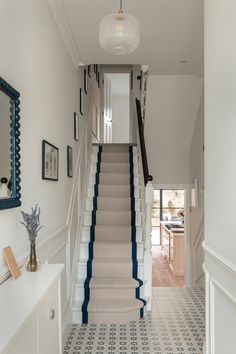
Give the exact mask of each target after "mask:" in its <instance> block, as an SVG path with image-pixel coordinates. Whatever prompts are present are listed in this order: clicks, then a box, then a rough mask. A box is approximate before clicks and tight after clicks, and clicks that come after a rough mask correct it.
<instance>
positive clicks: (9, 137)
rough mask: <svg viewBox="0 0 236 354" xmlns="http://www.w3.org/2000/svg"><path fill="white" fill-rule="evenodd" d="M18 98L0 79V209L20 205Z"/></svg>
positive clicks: (14, 91) (9, 86)
mask: <svg viewBox="0 0 236 354" xmlns="http://www.w3.org/2000/svg"><path fill="white" fill-rule="evenodd" d="M19 97H20V94H19V92H17V91H16V90H15V89H14V88H13V87H12V86H11V85H9V84H8V83H7V82H6V81H5V80H3V79H2V78H1V77H0V209H7V208H14V207H17V206H20V205H21V202H20V196H21V195H20V138H19V136H20V130H19V128H20V123H19V121H20V116H19V112H20V107H19V105H20V100H19Z"/></svg>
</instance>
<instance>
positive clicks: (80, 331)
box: [63, 287, 205, 354]
mask: <svg viewBox="0 0 236 354" xmlns="http://www.w3.org/2000/svg"><path fill="white" fill-rule="evenodd" d="M152 305H153V306H152V312H150V313H148V314H147V316H146V317H145V319H144V320H140V321H135V322H130V323H127V324H109V325H106V324H100V325H94V324H91V325H75V324H74V325H72V327H71V330H70V332H69V335H68V337H67V342H66V345H65V348H64V352H63V354H201V353H202V346H203V341H204V333H205V326H204V313H205V308H204V291H203V289H190V288H160V287H159V288H153V299H152Z"/></svg>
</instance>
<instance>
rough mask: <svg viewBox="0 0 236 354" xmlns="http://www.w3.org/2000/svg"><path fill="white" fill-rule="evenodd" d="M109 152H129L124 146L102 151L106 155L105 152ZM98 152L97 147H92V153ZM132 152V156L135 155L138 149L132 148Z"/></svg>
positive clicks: (127, 147)
mask: <svg viewBox="0 0 236 354" xmlns="http://www.w3.org/2000/svg"><path fill="white" fill-rule="evenodd" d="M108 150H109V151H110V152H117V151H120V152H129V146H126V147H119V146H118V147H112V148H107V147H105V148H103V151H104V152H105V153H106V152H107V151H108ZM98 151H99V147H98V146H93V149H92V152H94V153H98ZM132 151H133V154H137V151H138V148H137V146H132Z"/></svg>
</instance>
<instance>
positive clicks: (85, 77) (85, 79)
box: [84, 69, 88, 95]
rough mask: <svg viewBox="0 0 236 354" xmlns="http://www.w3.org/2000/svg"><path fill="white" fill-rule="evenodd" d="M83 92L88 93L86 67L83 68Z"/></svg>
mask: <svg viewBox="0 0 236 354" xmlns="http://www.w3.org/2000/svg"><path fill="white" fill-rule="evenodd" d="M84 92H85V93H86V95H87V94H88V75H87V69H84Z"/></svg>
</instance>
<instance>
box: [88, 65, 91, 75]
mask: <svg viewBox="0 0 236 354" xmlns="http://www.w3.org/2000/svg"><path fill="white" fill-rule="evenodd" d="M88 77H91V65H88Z"/></svg>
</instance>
